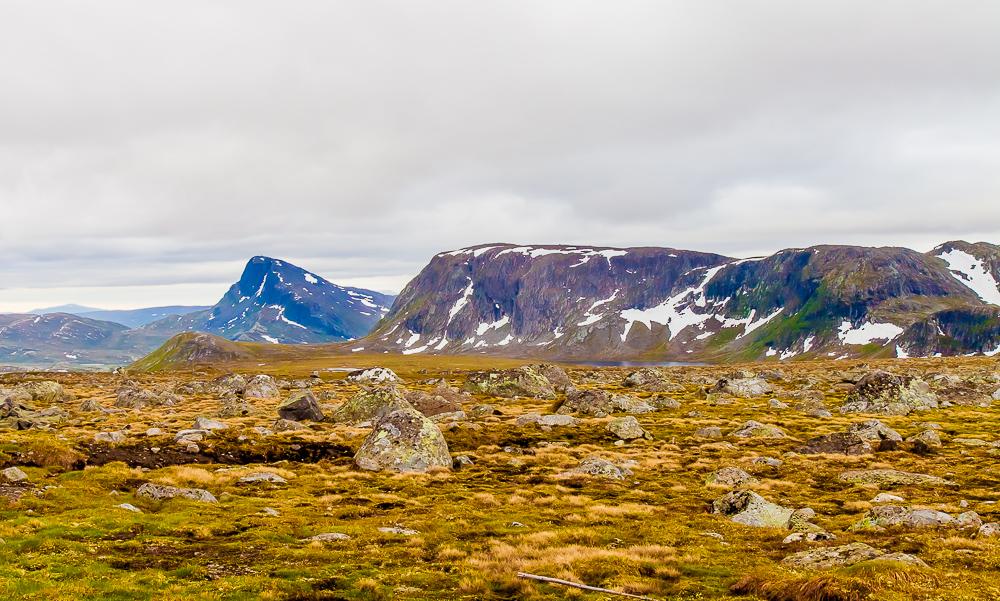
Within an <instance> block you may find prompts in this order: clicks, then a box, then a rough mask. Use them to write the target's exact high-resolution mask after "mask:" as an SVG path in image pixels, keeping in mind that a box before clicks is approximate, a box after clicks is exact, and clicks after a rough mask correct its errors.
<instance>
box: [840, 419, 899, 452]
mask: <svg viewBox="0 0 1000 601" xmlns="http://www.w3.org/2000/svg"><path fill="white" fill-rule="evenodd" d="M847 431H848V432H849V433H851V434H857V435H858V436H860V437H861V438H863V439H865V440H867V441H870V442H873V443H876V444H878V445H880V447H881V448H883V449H885V450H890V449H891V448H892V446H893V445H885V444H883V443H884V442H889V443H893V442H901V441H902V440H903V437H902V436H900V435H899V432H896V431H895V430H893V429H892V428H890V427H889V426H887V425H885V424H883V423H882V422H881V421H879V420H877V419H866V420H865V421H863V422H856V423H853V424H851V425H850V426H848V427H847Z"/></svg>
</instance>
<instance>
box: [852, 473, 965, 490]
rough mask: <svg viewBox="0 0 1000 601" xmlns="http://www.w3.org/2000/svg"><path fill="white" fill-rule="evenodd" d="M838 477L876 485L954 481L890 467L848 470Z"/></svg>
mask: <svg viewBox="0 0 1000 601" xmlns="http://www.w3.org/2000/svg"><path fill="white" fill-rule="evenodd" d="M840 479H841V480H842V481H844V482H851V483H853V484H874V485H876V486H883V487H890V488H891V487H893V486H953V485H954V483H953V482H951V481H949V480H945V479H944V478H939V477H938V476H931V475H928V474H916V473H912V472H901V471H899V470H892V469H875V470H848V471H846V472H843V473H841V474H840Z"/></svg>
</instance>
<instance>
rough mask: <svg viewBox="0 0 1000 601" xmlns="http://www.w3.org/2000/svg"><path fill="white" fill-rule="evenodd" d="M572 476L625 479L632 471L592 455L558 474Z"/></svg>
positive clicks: (630, 475)
mask: <svg viewBox="0 0 1000 601" xmlns="http://www.w3.org/2000/svg"><path fill="white" fill-rule="evenodd" d="M574 476H591V477H594V478H604V479H606V480H625V479H626V478H631V477H632V471H631V470H630V469H628V468H627V467H625V466H622V465H618V464H616V463H613V462H611V461H608V460H607V459H602V458H601V457H597V456H596V455H592V456H590V457H587V458H586V459H584V460H583V461H581V462H580V465H579V466H577V467H575V468H573V469H571V470H567V471H565V472H562V473H561V474H559V477H561V478H572V477H574Z"/></svg>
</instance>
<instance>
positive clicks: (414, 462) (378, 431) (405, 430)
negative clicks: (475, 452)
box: [354, 408, 452, 472]
mask: <svg viewBox="0 0 1000 601" xmlns="http://www.w3.org/2000/svg"><path fill="white" fill-rule="evenodd" d="M354 463H355V465H357V466H358V467H359V468H361V469H363V470H371V471H394V472H425V471H427V470H428V469H430V468H444V469H448V468H450V467H451V464H452V461H451V455H450V454H449V453H448V443H447V442H445V439H444V436H443V435H442V434H441V430H440V429H438V427H437V426H436V425H435V424H434V422H432V421H431V420H429V419H427V418H426V417H424V416H423V415H421V414H420V413H419V412H418V411H416V410H415V409H412V408H410V409H399V410H397V411H393V412H392V413H389V414H388V415H386V416H385V417H383V418H382V419H381V421H379V423H378V425H376V426H375V428H374V429H373V430H372V431H371V433H370V434H369V435H368V437H367V438H365V440H364V442H362V443H361V447H360V448H359V449H358V452H357V453H356V454H355V455H354Z"/></svg>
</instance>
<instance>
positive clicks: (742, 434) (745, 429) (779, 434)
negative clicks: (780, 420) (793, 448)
mask: <svg viewBox="0 0 1000 601" xmlns="http://www.w3.org/2000/svg"><path fill="white" fill-rule="evenodd" d="M730 436H734V437H736V438H785V433H784V432H783V431H782V430H781V428H779V427H777V426H772V425H770V424H762V423H760V422H758V421H754V420H749V421H747V422H746V423H744V424H743V425H742V426H741V427H740V428H739V429H738V430H735V431H733V432H731V433H730Z"/></svg>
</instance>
